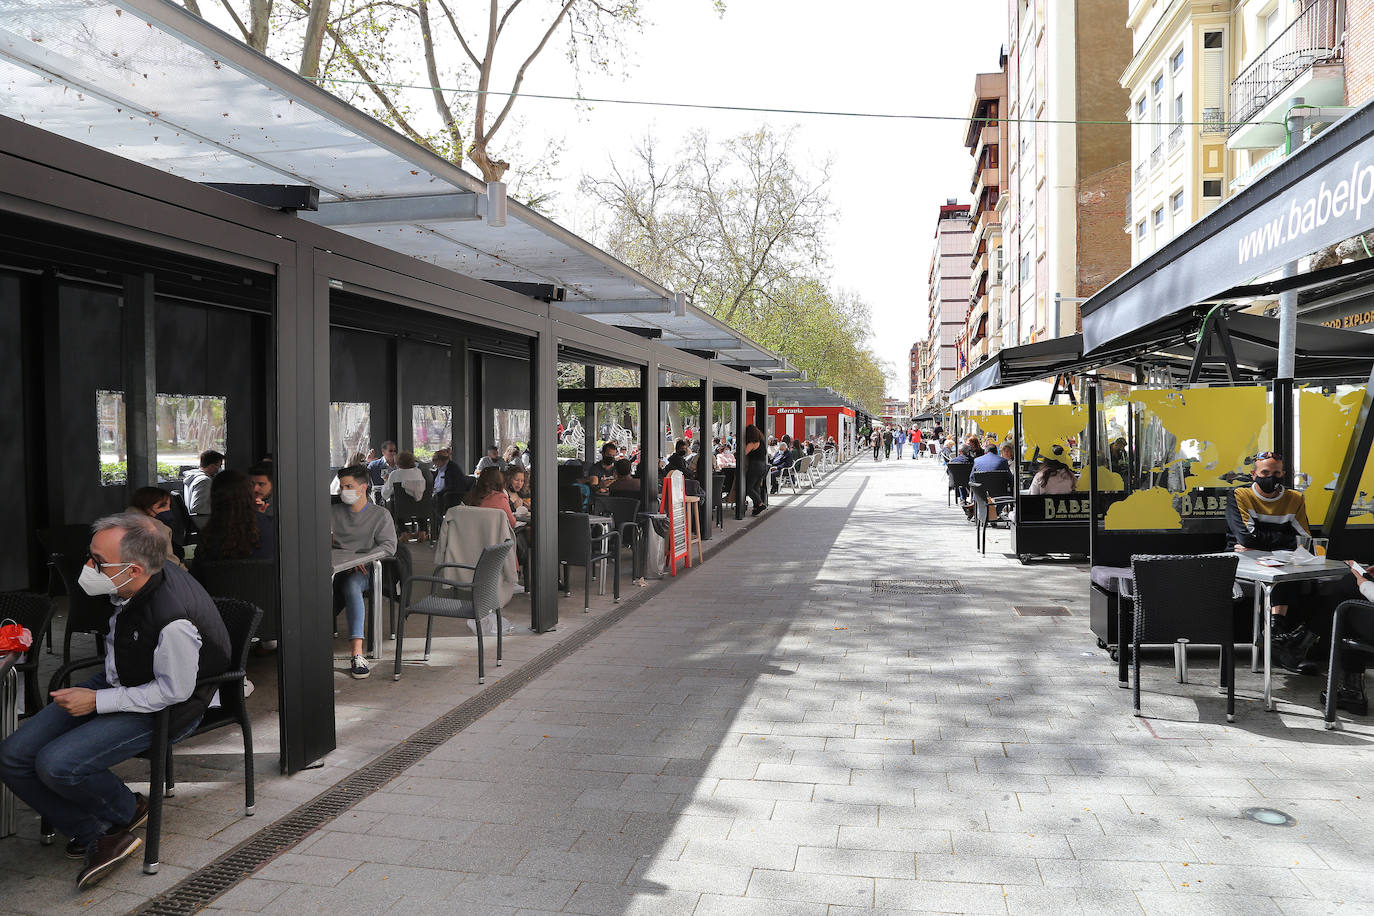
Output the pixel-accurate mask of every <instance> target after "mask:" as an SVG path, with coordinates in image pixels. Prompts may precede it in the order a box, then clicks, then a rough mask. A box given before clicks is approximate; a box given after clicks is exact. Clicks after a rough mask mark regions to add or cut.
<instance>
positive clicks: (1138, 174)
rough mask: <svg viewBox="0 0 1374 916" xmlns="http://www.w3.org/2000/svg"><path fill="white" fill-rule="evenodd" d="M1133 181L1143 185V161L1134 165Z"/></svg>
mask: <svg viewBox="0 0 1374 916" xmlns="http://www.w3.org/2000/svg"><path fill="white" fill-rule="evenodd" d="M1135 183H1136V184H1138V185H1143V184H1144V183H1145V163H1144V162H1140V163H1137V165H1136V167H1135Z"/></svg>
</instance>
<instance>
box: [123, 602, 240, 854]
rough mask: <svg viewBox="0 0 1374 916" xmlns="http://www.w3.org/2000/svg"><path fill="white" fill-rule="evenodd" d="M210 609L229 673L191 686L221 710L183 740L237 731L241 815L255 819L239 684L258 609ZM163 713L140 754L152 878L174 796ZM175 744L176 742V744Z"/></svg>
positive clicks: (228, 605) (224, 605) (227, 605)
mask: <svg viewBox="0 0 1374 916" xmlns="http://www.w3.org/2000/svg"><path fill="white" fill-rule="evenodd" d="M215 607H217V608H219V613H220V617H222V618H223V619H224V628H225V629H226V630H228V631H229V647H230V651H229V664H230V666H231V670H229V671H226V672H224V673H223V674H221V675H218V676H216V677H205V678H201V679H199V680H198V681H196V687H197V688H200V687H205V686H209V685H211V684H213V685H215V686H216V689H218V690H219V702H220V705H219V706H217V707H215V708H212V709H208V710H206V711H205V715H204V716H203V717H202V718H201V720H200V724H199V725H197V726H196V727H195V729H194V730H193V731H192V732H191V733H190V734H189V735H187V736H186V737H185V738H182V739H181V740H182V741H185V740H186V738H194V737H195V736H196V735H203V734H205V733H206V732H212V731H215V730H216V729H220V728H224V727H225V726H227V725H237V726H238V727H239V730H240V731H241V732H242V733H243V814H244V817H252V816H253V814H254V797H253V727H252V724H251V723H250V722H249V719H248V702H247V698H246V697H244V695H243V691H244V683H243V682H244V680H245V679H247V677H248V673H247V667H248V649H249V646H250V645H251V644H252V642H253V636H254V635H255V634H256V633H257V629H258V624H259V623H260V622H261V621H262V609H261V608H258V607H256V606H254V605H252V604H249V603H248V602H247V601H240V600H238V599H237V598H216V599H215ZM167 724H168V712H167V710H165V709H164V710H162V711H160V712H157V713H154V714H153V743H152V746H151V747H149V748H148V750H147V751H146V752H145V753H143V754H141V755H140V756H142V757H147V758H148V761H149V763H150V764H151V766H152V773H151V775H150V776H149V778H148V830H147V833H146V834H144V852H143V871H144V873H145V874H149V875H151V874H156V873H157V870H158V866H159V864H160V863H159V861H158V854H159V846H160V845H161V839H162V799H163V796H164V795H166V796H171V795H173V794H174V792H175V790H176V777H175V773H174V769H173V763H172V744H171V742H170V741H169V740H168V738H169V736H168V734H167ZM178 743H180V742H178Z"/></svg>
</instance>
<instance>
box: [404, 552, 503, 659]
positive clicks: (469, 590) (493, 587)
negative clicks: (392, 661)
mask: <svg viewBox="0 0 1374 916" xmlns="http://www.w3.org/2000/svg"><path fill="white" fill-rule="evenodd" d="M513 547H514V545H513V544H512V543H511V542H510V541H503V542H502V543H500V544H491V545H488V546H486V547H483V548H482V554H481V556H479V557H478V558H477V565H476V566H472V565H470V564H467V563H440V564H439V565H437V566H435V567H434V571H435V572H436V573H437V572H439V571H441V570H444V569H470V570H472V581H471V582H454V581H453V580H451V579H445V578H444V577H442V576H410V577H409V578H407V579H406V580H405V582H404V584H403V585H402V586H401V611H400V614H398V615H397V618H396V670H395V672H394V673H393V675H392V680H395V681H399V680H400V679H401V648H402V646H403V645H404V644H405V636H406V618H407V617H409V616H410V615H411V614H424V615H425V616H427V617H428V618H429V624H428V626H427V627H426V628H425V661H429V653H430V649H431V648H432V646H433V644H434V618H435V617H448V618H451V619H455V620H471V621H473V622H474V623H475V624H476V629H477V683H479V684H485V683H486V681H487V667H486V654H485V647H484V646H483V645H482V618H484V617H486V616H487V615H488V614H495V615H496V667H498V668H499V667H501V657H502V647H501V631H502V630H503V629H505V623H504V621H502V619H501V571H502V569H504V568H505V565H506V557H507V556H508V555H509V554H510V552H511V549H512V548H513ZM417 582H428V583H429V585H430V592H429V594H428V595H426V596H425V597H423V598H421V599H419V600H418V601H416V600H415V593H414V588H415V583H417ZM441 591H442V592H446V593H447V594H445V593H441Z"/></svg>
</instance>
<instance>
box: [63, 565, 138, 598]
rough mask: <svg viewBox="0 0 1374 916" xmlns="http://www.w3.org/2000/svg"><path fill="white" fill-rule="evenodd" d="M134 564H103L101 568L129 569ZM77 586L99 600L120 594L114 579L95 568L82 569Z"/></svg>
mask: <svg viewBox="0 0 1374 916" xmlns="http://www.w3.org/2000/svg"><path fill="white" fill-rule="evenodd" d="M132 565H133V564H132V563H102V564H101V566H123V567H124V568H125V569H128V568H129V567H130V566H132ZM115 575H118V573H116V574H115ZM76 584H77V585H80V586H81V590H82V591H83V592H85V593H86V594H88V595H90V596H91V597H92V598H99V597H101V596H102V595H115V594H118V592H119V586H118V585H115V583H114V579H112V578H110V577H109V576H107V575H105V574H104V573H103V572H100V571H99V570H98V569H96V568H95V567H94V566H83V567H81V574H80V575H79V576H77V579H76Z"/></svg>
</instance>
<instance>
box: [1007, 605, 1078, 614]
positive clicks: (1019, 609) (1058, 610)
mask: <svg viewBox="0 0 1374 916" xmlns="http://www.w3.org/2000/svg"><path fill="white" fill-rule="evenodd" d="M1011 609H1012V610H1013V611H1015V612H1016V616H1018V617H1072V616H1073V615H1072V614H1071V613H1069V609H1068V608H1066V607H1063V606H1061V605H1058V604H1013V605H1012V606H1011Z"/></svg>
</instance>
